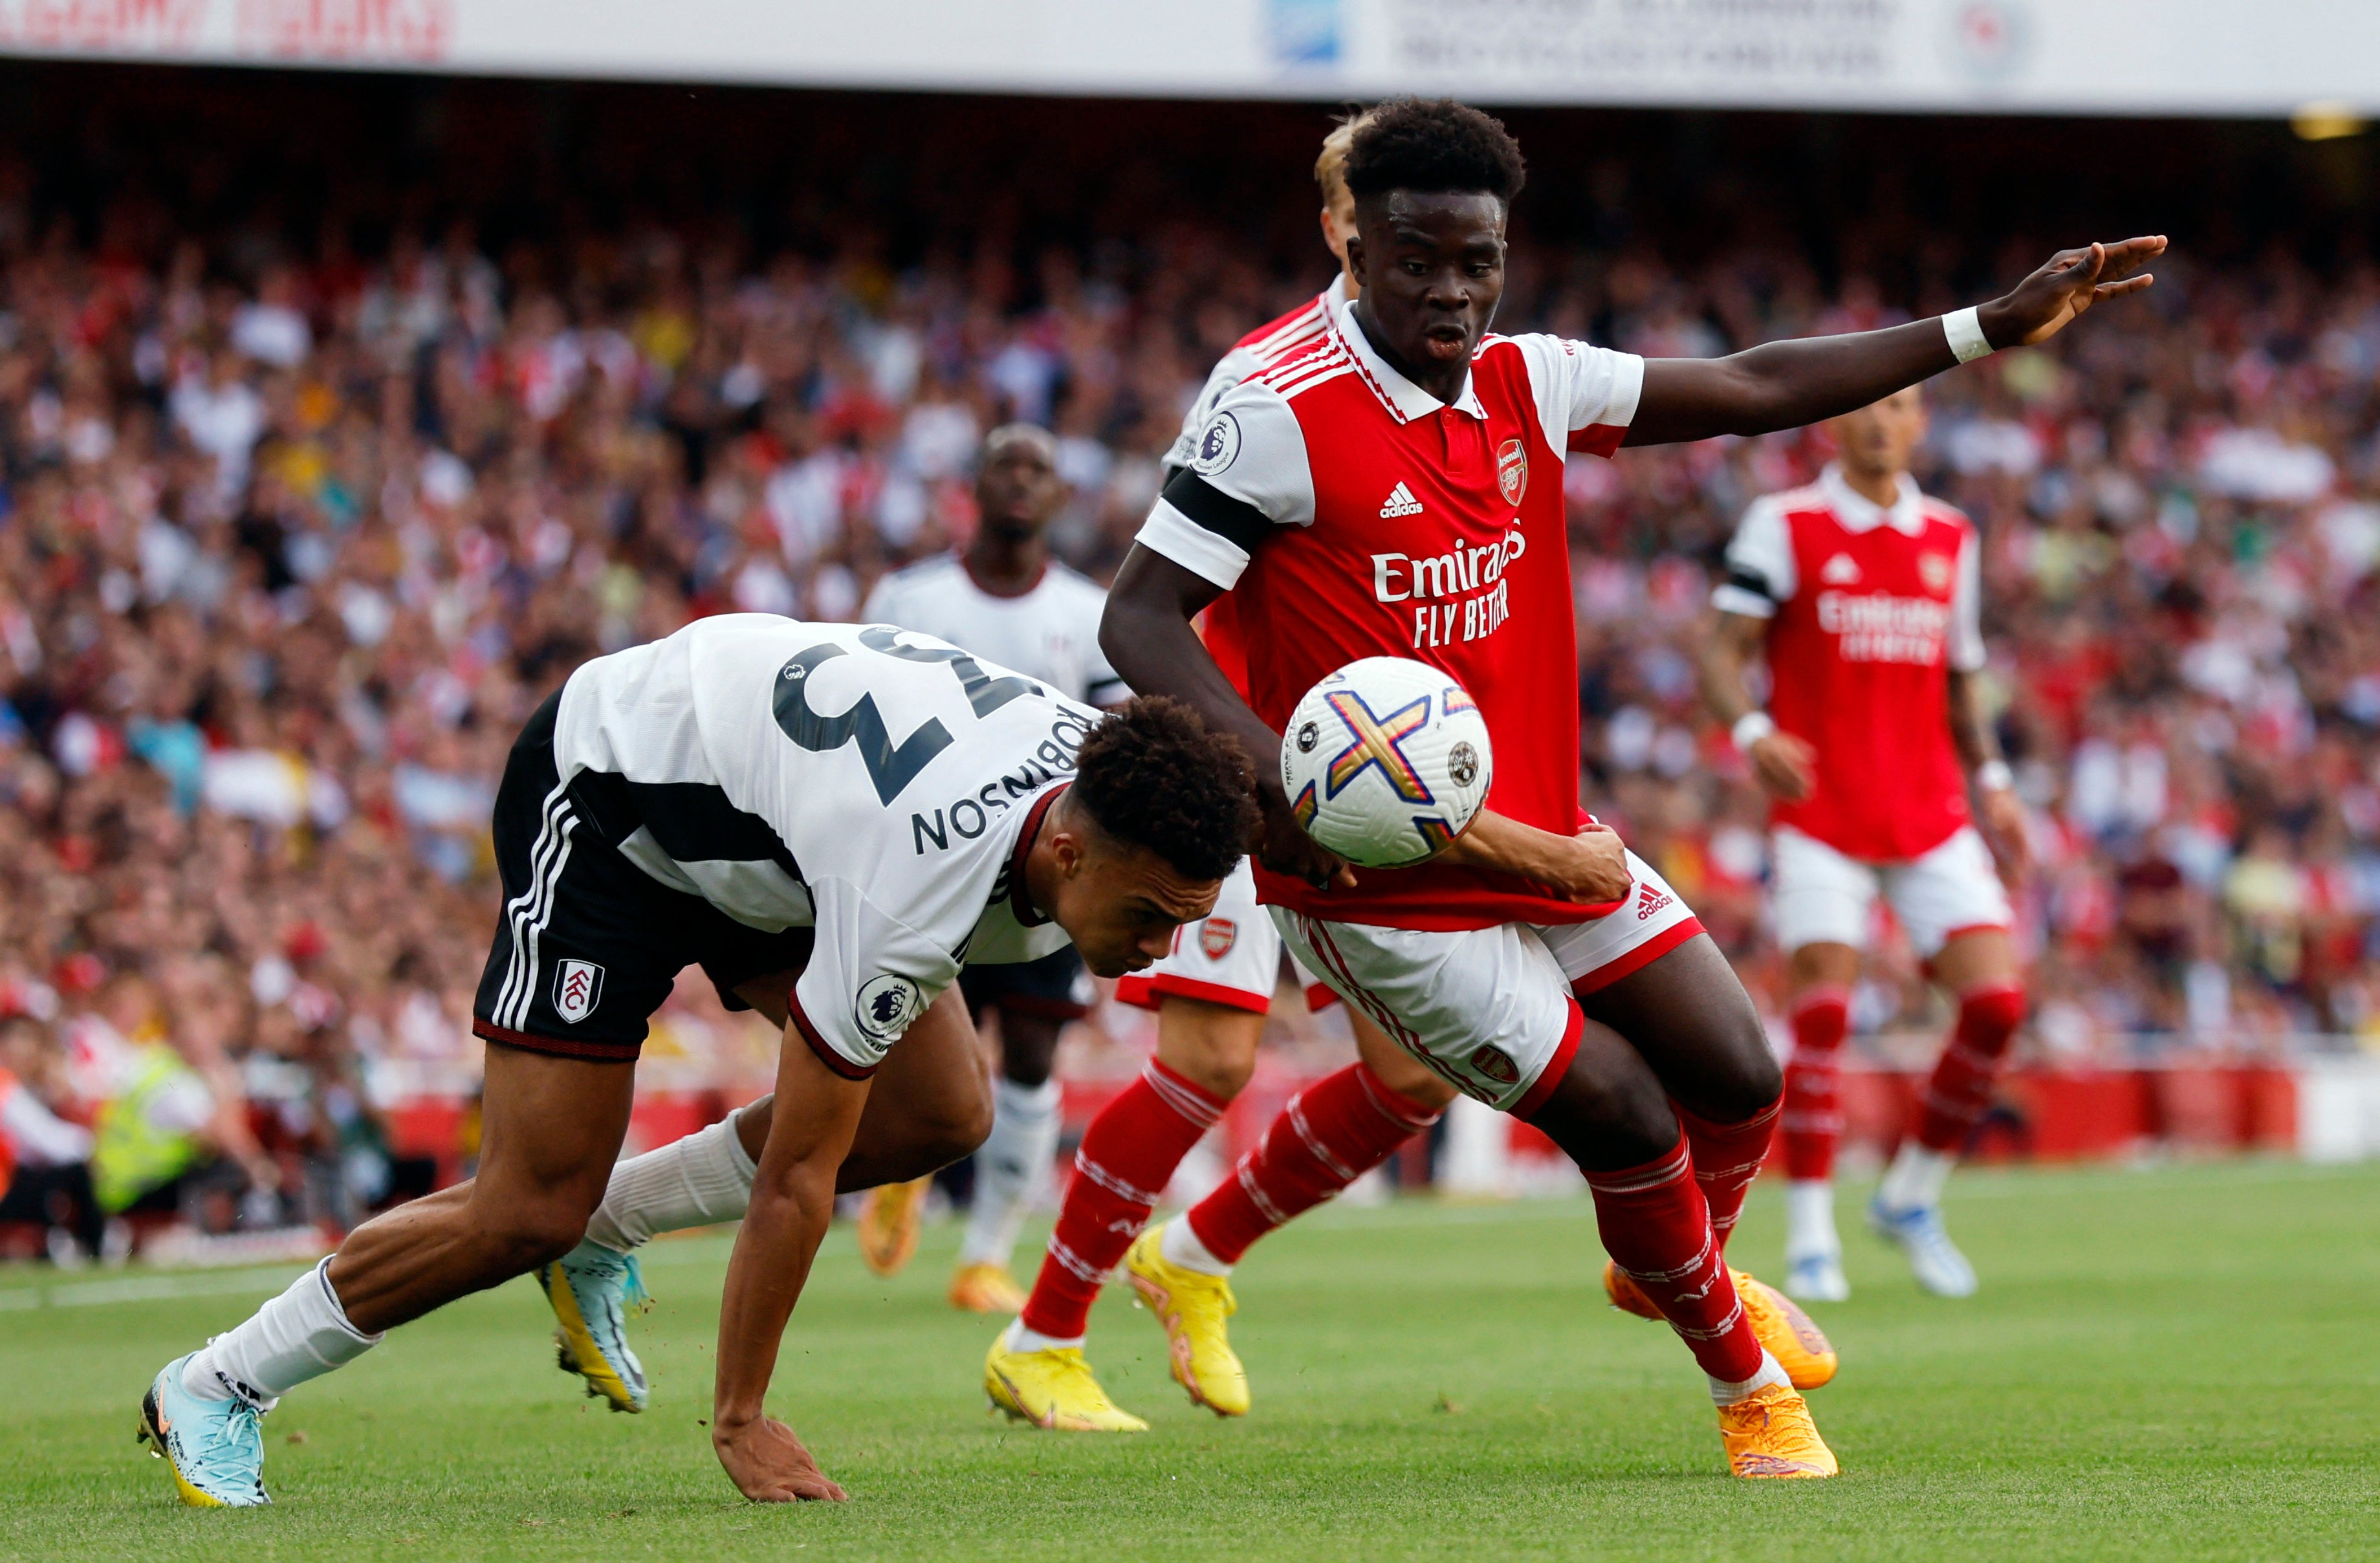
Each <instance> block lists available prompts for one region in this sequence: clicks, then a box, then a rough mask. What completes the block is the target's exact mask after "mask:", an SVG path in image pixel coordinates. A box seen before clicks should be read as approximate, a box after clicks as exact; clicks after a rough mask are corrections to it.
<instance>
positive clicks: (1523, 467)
mask: <svg viewBox="0 0 2380 1563" xmlns="http://www.w3.org/2000/svg"><path fill="white" fill-rule="evenodd" d="M1496 486H1497V487H1498V488H1500V489H1501V490H1503V491H1504V503H1506V504H1518V503H1521V496H1522V495H1523V494H1525V493H1527V492H1528V491H1529V451H1528V447H1527V446H1525V445H1524V444H1522V443H1521V442H1520V441H1518V440H1507V441H1505V442H1504V443H1503V444H1502V445H1501V446H1500V447H1499V448H1498V450H1497V452H1496Z"/></svg>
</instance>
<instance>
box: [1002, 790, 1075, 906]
mask: <svg viewBox="0 0 2380 1563" xmlns="http://www.w3.org/2000/svg"><path fill="white" fill-rule="evenodd" d="M1073 785H1074V783H1073V782H1064V783H1062V784H1061V785H1059V786H1055V787H1052V788H1050V790H1049V791H1048V792H1046V793H1044V794H1041V795H1040V796H1039V797H1038V798H1036V799H1034V800H1033V806H1032V807H1031V808H1030V809H1028V810H1027V811H1026V815H1025V823H1024V824H1023V825H1021V826H1019V827H1018V828H1017V831H1016V845H1015V848H1014V850H1013V851H1012V852H1011V853H1010V854H1009V857H1008V909H1009V910H1010V911H1011V912H1014V914H1015V915H1016V920H1017V921H1018V922H1019V923H1022V924H1023V925H1024V926H1025V927H1028V928H1038V927H1042V926H1043V925H1045V924H1047V923H1048V922H1049V921H1050V919H1049V918H1047V917H1044V916H1043V915H1041V914H1040V913H1038V912H1036V911H1035V910H1033V897H1032V895H1031V893H1030V892H1028V891H1026V888H1025V859H1026V856H1027V855H1028V854H1031V852H1032V851H1033V842H1035V840H1036V839H1038V837H1039V836H1040V834H1041V822H1042V820H1044V819H1046V818H1049V815H1050V805H1051V804H1053V803H1056V802H1057V801H1058V794H1061V793H1062V792H1064V791H1065V790H1066V789H1067V788H1068V787H1071V786H1073Z"/></svg>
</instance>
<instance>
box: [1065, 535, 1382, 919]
mask: <svg viewBox="0 0 2380 1563" xmlns="http://www.w3.org/2000/svg"><path fill="white" fill-rule="evenodd" d="M1221 595H1222V591H1221V589H1220V588H1218V587H1217V586H1216V585H1215V583H1214V582H1212V581H1210V580H1208V579H1207V578H1206V577H1205V576H1201V575H1199V574H1197V573H1196V571H1193V570H1189V569H1185V568H1184V567H1183V566H1182V565H1180V564H1177V563H1174V562H1173V561H1172V560H1171V559H1168V558H1166V557H1165V555H1163V554H1161V553H1160V552H1158V551H1156V550H1155V549H1152V548H1145V547H1143V546H1141V545H1140V544H1138V543H1135V544H1134V545H1133V547H1132V551H1131V552H1129V553H1127V554H1125V555H1124V556H1123V567H1122V568H1120V569H1118V570H1117V571H1116V578H1115V585H1114V586H1113V587H1112V588H1110V589H1109V591H1108V606H1107V612H1106V615H1105V616H1104V617H1102V618H1101V619H1100V621H1099V649H1100V650H1102V651H1105V652H1106V653H1107V654H1108V661H1109V663H1110V664H1111V666H1113V667H1114V669H1115V671H1116V673H1117V676H1119V677H1121V678H1122V679H1123V681H1124V682H1125V683H1126V684H1129V685H1132V687H1133V690H1134V692H1135V693H1136V694H1141V695H1171V696H1172V697H1174V698H1175V699H1177V700H1184V701H1187V702H1188V703H1189V704H1190V706H1191V707H1192V708H1193V709H1196V711H1197V713H1198V714H1199V715H1200V716H1202V717H1204V718H1206V719H1207V724H1208V726H1209V727H1216V728H1220V729H1221V730H1222V731H1224V732H1226V733H1231V734H1232V735H1233V737H1235V738H1237V739H1238V740H1239V741H1240V743H1241V745H1242V746H1243V747H1245V749H1246V750H1247V751H1248V753H1249V754H1250V755H1252V756H1254V757H1256V762H1257V765H1256V771H1257V804H1258V805H1259V806H1261V807H1262V809H1263V811H1264V841H1263V842H1261V843H1260V844H1259V845H1257V848H1256V851H1257V855H1258V857H1259V858H1261V859H1262V861H1263V863H1264V866H1266V867H1268V868H1270V869H1271V870H1273V871H1274V872H1275V873H1278V874H1295V875H1297V876H1298V877H1299V878H1303V879H1305V881H1306V882H1308V883H1309V884H1315V885H1327V884H1331V883H1338V884H1342V885H1353V884H1354V882H1355V875H1354V870H1353V869H1351V868H1349V867H1348V866H1347V865H1346V862H1345V861H1344V860H1343V859H1342V858H1341V857H1340V856H1339V855H1338V854H1336V853H1333V852H1331V851H1330V849H1329V848H1327V847H1324V846H1323V845H1321V844H1320V843H1319V842H1316V841H1315V840H1314V838H1313V837H1311V836H1309V835H1307V834H1306V833H1305V830H1302V829H1300V828H1299V826H1298V823H1297V817H1296V816H1295V815H1294V814H1293V813H1292V812H1291V811H1290V806H1289V794H1287V793H1286V792H1284V791H1283V790H1282V788H1281V767H1280V766H1279V765H1278V764H1277V763H1275V757H1277V756H1279V755H1280V753H1281V734H1280V733H1275V732H1274V731H1273V730H1272V729H1271V728H1269V727H1267V726H1266V725H1265V721H1264V718H1262V717H1260V716H1258V715H1257V713H1256V712H1254V711H1252V710H1250V709H1248V703H1247V702H1246V701H1245V700H1243V699H1241V698H1240V692H1239V691H1238V690H1236V689H1234V688H1233V687H1232V681H1231V680H1230V679H1228V678H1225V677H1224V676H1223V670H1222V669H1220V668H1219V667H1217V666H1216V665H1215V659H1214V658H1213V657H1212V656H1210V655H1208V651H1207V644H1206V642H1204V641H1202V640H1200V639H1199V638H1198V634H1197V632H1196V630H1194V629H1192V628H1191V627H1190V622H1191V621H1192V620H1193V619H1196V617H1197V616H1198V614H1199V612H1201V611H1202V610H1203V609H1205V608H1206V606H1207V604H1208V603H1209V602H1212V601H1214V600H1215V599H1217V598H1218V597H1220V596H1221Z"/></svg>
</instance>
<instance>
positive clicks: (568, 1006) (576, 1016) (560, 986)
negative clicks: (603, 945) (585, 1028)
mask: <svg viewBox="0 0 2380 1563" xmlns="http://www.w3.org/2000/svg"><path fill="white" fill-rule="evenodd" d="M602 1001H603V968H602V967H601V966H599V965H597V964H596V963H594V962H592V961H565V962H563V963H562V964H561V965H559V966H557V967H555V968H554V973H553V1012H554V1013H555V1014H557V1015H560V1016H561V1017H562V1018H563V1019H564V1020H565V1022H567V1023H568V1024H572V1025H577V1024H578V1023H579V1022H580V1021H583V1020H585V1019H586V1018H587V1017H588V1016H589V1015H591V1014H593V1013H594V1012H595V1006H596V1005H598V1004H600V1003H601V1002H602Z"/></svg>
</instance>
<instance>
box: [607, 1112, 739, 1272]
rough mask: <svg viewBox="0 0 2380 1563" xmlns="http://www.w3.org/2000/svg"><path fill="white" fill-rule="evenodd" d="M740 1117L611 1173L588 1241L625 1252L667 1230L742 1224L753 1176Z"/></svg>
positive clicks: (628, 1162)
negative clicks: (738, 1124) (737, 1125)
mask: <svg viewBox="0 0 2380 1563" xmlns="http://www.w3.org/2000/svg"><path fill="white" fill-rule="evenodd" d="M741 1117H743V1114H742V1113H741V1112H731V1113H729V1114H728V1115H727V1116H726V1117H725V1118H722V1119H721V1120H720V1121H718V1122H716V1123H714V1124H712V1125H711V1126H710V1128H708V1129H701V1130H697V1131H696V1132H695V1133H691V1134H688V1135H687V1136H686V1138H684V1139H682V1140H672V1141H671V1142H670V1143H669V1144H668V1145H663V1146H662V1147H661V1148H660V1149H659V1150H649V1151H647V1152H646V1153H645V1154H644V1155H642V1156H632V1157H629V1158H628V1159H627V1160H625V1161H623V1162H621V1163H620V1164H619V1165H618V1166H616V1167H614V1168H613V1169H612V1181H611V1182H610V1184H609V1185H607V1186H606V1187H605V1188H604V1190H603V1203H602V1204H601V1205H599V1206H596V1207H595V1214H594V1215H592V1216H590V1217H589V1218H587V1241H588V1242H594V1243H601V1245H602V1246H603V1247H605V1248H608V1249H610V1250H612V1251H613V1253H615V1254H626V1253H629V1252H631V1251H632V1250H635V1249H637V1248H640V1247H642V1246H643V1245H644V1244H646V1243H647V1242H651V1241H652V1239H653V1238H654V1237H656V1236H658V1235H659V1234H661V1233H662V1232H674V1231H678V1230H683V1229H685V1228H687V1227H708V1226H712V1225H715V1224H716V1223H718V1222H721V1221H736V1220H741V1219H742V1218H743V1216H744V1212H745V1209H746V1208H747V1206H750V1205H751V1203H752V1176H753V1167H752V1158H751V1157H749V1156H747V1155H746V1154H745V1153H744V1142H743V1141H742V1140H741V1139H739V1138H737V1137H736V1133H735V1123H736V1120H738V1119H739V1118H741Z"/></svg>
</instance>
